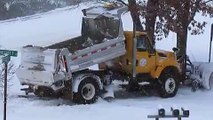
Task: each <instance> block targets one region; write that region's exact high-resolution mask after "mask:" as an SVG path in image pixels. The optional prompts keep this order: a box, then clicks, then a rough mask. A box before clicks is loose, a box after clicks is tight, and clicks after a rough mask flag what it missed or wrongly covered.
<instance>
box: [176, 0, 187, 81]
mask: <svg viewBox="0 0 213 120" xmlns="http://www.w3.org/2000/svg"><path fill="white" fill-rule="evenodd" d="M180 3H181V4H180V8H179V10H178V21H179V24H180V26H179V31H177V48H179V52H178V54H177V57H178V58H180V59H179V60H180V61H179V62H180V63H181V70H182V75H181V80H185V76H186V50H187V33H188V31H187V30H188V25H189V18H188V17H189V14H190V13H189V12H190V11H189V10H190V0H180ZM182 6H183V7H182ZM183 16H185V17H183Z"/></svg>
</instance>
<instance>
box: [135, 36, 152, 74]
mask: <svg viewBox="0 0 213 120" xmlns="http://www.w3.org/2000/svg"><path fill="white" fill-rule="evenodd" d="M155 60H156V56H155V51H154V50H153V49H152V47H151V45H150V44H149V42H148V38H147V36H144V35H141V36H137V53H136V73H150V72H151V71H152V70H154V69H155V66H156V62H155Z"/></svg>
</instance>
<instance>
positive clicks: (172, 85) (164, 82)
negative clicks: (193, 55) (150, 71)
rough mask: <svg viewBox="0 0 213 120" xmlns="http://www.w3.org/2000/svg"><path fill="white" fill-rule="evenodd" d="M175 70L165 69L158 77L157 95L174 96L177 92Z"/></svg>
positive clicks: (177, 84) (177, 85)
mask: <svg viewBox="0 0 213 120" xmlns="http://www.w3.org/2000/svg"><path fill="white" fill-rule="evenodd" d="M177 75H178V74H177V71H174V70H172V69H167V70H166V71H164V72H163V73H162V74H161V76H160V78H159V86H158V88H159V95H160V96H161V97H163V98H169V97H174V96H175V95H176V94H177V91H178V87H179V83H178V76H177Z"/></svg>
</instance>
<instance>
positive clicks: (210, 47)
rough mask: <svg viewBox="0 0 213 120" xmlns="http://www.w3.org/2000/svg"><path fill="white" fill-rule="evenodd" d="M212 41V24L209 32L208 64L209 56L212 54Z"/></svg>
mask: <svg viewBox="0 0 213 120" xmlns="http://www.w3.org/2000/svg"><path fill="white" fill-rule="evenodd" d="M212 39H213V23H212V25H211V32H210V45H209V63H210V62H211V54H212Z"/></svg>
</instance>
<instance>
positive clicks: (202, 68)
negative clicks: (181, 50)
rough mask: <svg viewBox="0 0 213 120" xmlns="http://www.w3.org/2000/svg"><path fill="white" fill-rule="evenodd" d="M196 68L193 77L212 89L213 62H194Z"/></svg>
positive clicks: (203, 85)
mask: <svg viewBox="0 0 213 120" xmlns="http://www.w3.org/2000/svg"><path fill="white" fill-rule="evenodd" d="M193 65H194V70H193V74H192V75H191V78H192V79H193V80H196V81H197V82H199V84H200V86H201V87H203V88H205V89H207V90H211V89H212V88H213V63H207V62H206V63H205V62H196V63H193Z"/></svg>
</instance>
